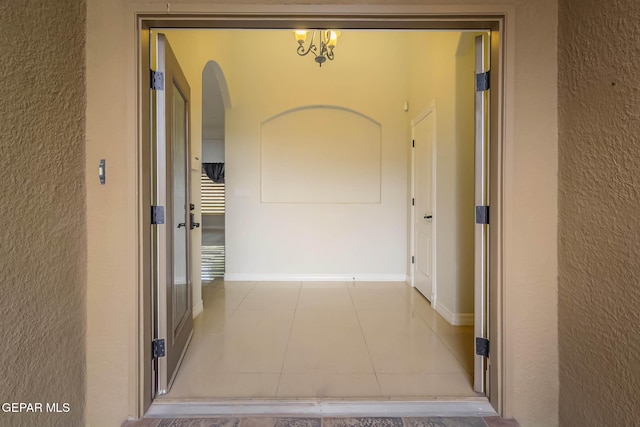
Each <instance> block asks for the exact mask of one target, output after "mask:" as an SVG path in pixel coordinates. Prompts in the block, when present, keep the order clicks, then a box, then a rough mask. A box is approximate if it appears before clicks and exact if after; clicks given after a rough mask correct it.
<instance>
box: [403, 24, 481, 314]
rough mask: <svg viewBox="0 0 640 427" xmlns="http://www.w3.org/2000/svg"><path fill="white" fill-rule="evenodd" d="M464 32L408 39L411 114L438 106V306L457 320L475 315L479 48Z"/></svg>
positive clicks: (436, 278)
mask: <svg viewBox="0 0 640 427" xmlns="http://www.w3.org/2000/svg"><path fill="white" fill-rule="evenodd" d="M461 36H462V34H461V33H457V32H431V33H412V34H411V37H410V39H409V40H410V43H411V54H410V58H411V62H410V64H409V70H410V72H409V79H410V80H409V82H410V85H409V87H410V98H409V99H410V103H409V105H410V106H411V116H412V117H416V115H418V114H420V113H421V112H423V111H425V110H426V109H427V108H431V106H432V105H433V106H435V111H436V141H437V142H436V153H435V156H436V157H435V167H436V177H435V180H436V191H435V211H434V217H435V228H436V230H435V231H436V242H437V243H436V264H435V267H436V268H435V272H436V277H435V282H434V284H435V287H436V297H435V302H436V309H437V310H438V311H439V312H441V313H442V314H443V315H444V317H445V318H447V319H456V320H457V321H458V322H460V321H462V319H464V320H466V321H470V320H472V315H473V219H474V217H473V215H474V210H473V209H474V208H473V201H474V187H473V185H474V175H473V171H474V163H473V161H474V157H473V131H474V129H473V123H474V117H473V112H474V109H473V108H474V107H473V103H474V91H473V81H474V80H473V79H474V77H473V73H474V62H473V61H474V50H473V48H472V47H473V43H472V39H473V37H472V36H471V35H470V34H468V33H466V34H465V35H464V37H463V38H462V39H461ZM470 84H471V87H470V86H469V85H470ZM418 214H419V213H418ZM460 315H461V316H460ZM452 316H455V318H454V317H452ZM450 321H451V320H450Z"/></svg>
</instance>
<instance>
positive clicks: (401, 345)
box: [367, 334, 465, 373]
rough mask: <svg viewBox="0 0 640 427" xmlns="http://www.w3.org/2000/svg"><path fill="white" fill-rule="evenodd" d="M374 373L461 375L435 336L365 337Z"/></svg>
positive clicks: (454, 359)
mask: <svg viewBox="0 0 640 427" xmlns="http://www.w3.org/2000/svg"><path fill="white" fill-rule="evenodd" d="M367 347H368V348H369V353H370V355H371V360H372V361H373V365H374V367H375V371H376V372H378V373H380V372H383V373H412V372H416V373H418V372H419V373H462V372H465V370H464V368H463V367H462V365H461V364H460V363H459V362H458V361H457V360H456V358H455V357H454V356H453V354H452V353H451V352H450V351H449V350H448V349H447V348H446V347H445V345H444V344H443V343H442V342H441V341H440V340H439V339H438V338H437V337H436V336H435V334H431V335H422V336H411V335H375V336H371V337H367Z"/></svg>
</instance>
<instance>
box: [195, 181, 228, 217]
mask: <svg viewBox="0 0 640 427" xmlns="http://www.w3.org/2000/svg"><path fill="white" fill-rule="evenodd" d="M200 194H201V197H202V214H203V215H224V184H216V183H215V182H213V181H211V180H210V179H209V177H208V176H207V175H206V174H205V173H204V172H201V174H200Z"/></svg>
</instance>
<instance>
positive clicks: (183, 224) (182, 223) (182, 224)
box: [178, 222, 187, 228]
mask: <svg viewBox="0 0 640 427" xmlns="http://www.w3.org/2000/svg"><path fill="white" fill-rule="evenodd" d="M186 226H187V224H185V223H184V222H181V223H180V224H178V228H182V227H186Z"/></svg>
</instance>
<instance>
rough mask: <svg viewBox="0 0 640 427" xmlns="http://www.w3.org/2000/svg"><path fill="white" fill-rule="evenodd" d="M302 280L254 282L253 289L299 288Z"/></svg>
mask: <svg viewBox="0 0 640 427" xmlns="http://www.w3.org/2000/svg"><path fill="white" fill-rule="evenodd" d="M301 283H302V282H299V281H291V282H288V281H283V282H255V287H254V289H289V290H299V289H300V285H301Z"/></svg>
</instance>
